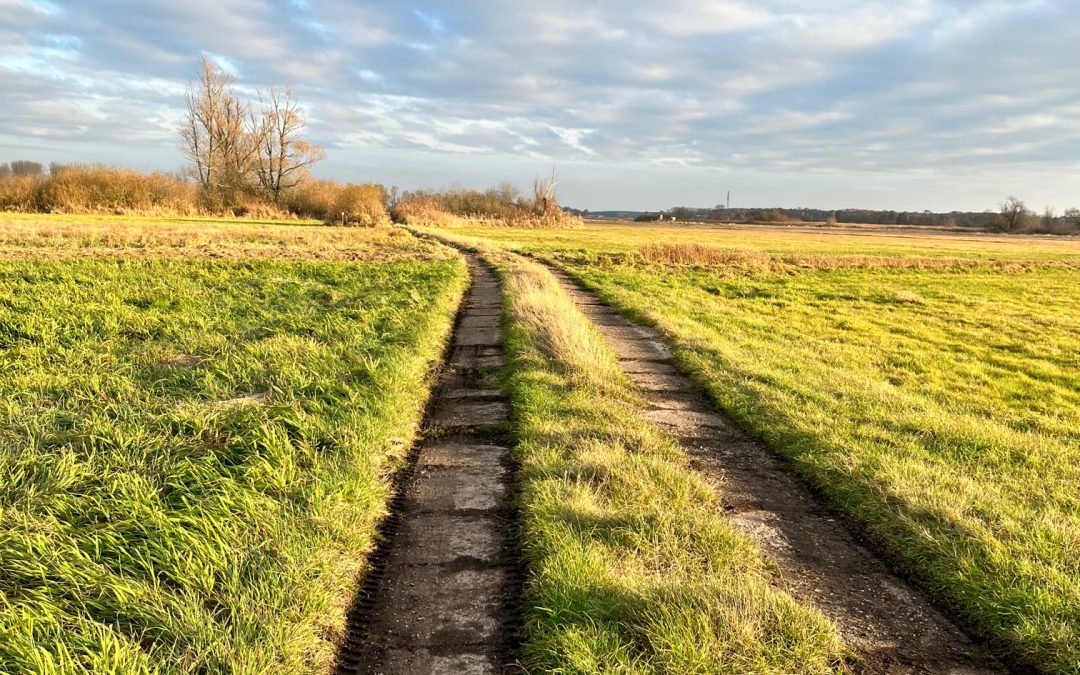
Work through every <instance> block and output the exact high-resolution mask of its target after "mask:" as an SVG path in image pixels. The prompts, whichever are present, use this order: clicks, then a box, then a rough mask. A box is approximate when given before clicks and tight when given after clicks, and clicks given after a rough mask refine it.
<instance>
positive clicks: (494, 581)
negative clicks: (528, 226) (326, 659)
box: [337, 255, 521, 675]
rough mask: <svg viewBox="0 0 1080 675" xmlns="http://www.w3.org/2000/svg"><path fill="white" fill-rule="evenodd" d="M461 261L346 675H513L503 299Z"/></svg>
mask: <svg viewBox="0 0 1080 675" xmlns="http://www.w3.org/2000/svg"><path fill="white" fill-rule="evenodd" d="M466 260H467V262H468V265H469V270H470V273H471V275H472V285H471V287H470V289H469V291H468V295H467V297H466V299H465V301H464V303H463V305H462V308H461V309H460V310H459V313H458V319H457V322H456V324H455V328H454V333H453V336H452V338H451V342H450V346H449V349H448V359H447V363H446V366H445V368H444V372H443V374H442V377H441V378H440V381H439V383H438V385H437V386H436V388H435V391H434V393H433V395H432V399H431V402H430V404H429V406H428V410H427V415H426V417H425V421H424V429H423V434H422V440H421V441H420V442H419V443H418V445H417V447H416V448H415V449H414V451H413V453H412V455H411V457H410V461H409V462H408V465H407V467H406V468H405V469H404V470H403V472H402V473H401V474H400V478H399V484H398V489H397V494H396V497H395V498H394V500H393V503H392V507H391V514H390V516H389V517H388V518H387V520H386V521H385V523H384V526H383V528H382V530H381V543H380V544H379V547H378V549H377V550H376V552H375V553H374V555H373V556H372V559H371V570H370V572H369V573H368V575H367V576H366V578H365V583H364V585H363V587H362V588H361V590H360V592H359V594H358V596H357V598H356V600H355V602H354V605H353V609H352V610H351V611H350V614H349V621H348V629H347V636H346V638H345V640H344V642H343V643H342V644H341V646H340V648H339V651H338V666H337V672H338V673H341V674H343V675H344V674H346V673H348V674H350V675H351V674H370V673H388V674H389V673H477V674H480V673H502V672H508V671H514V672H518V671H519V670H520V669H518V668H517V667H516V666H515V665H514V659H515V656H516V654H515V652H516V644H515V641H516V634H517V627H518V624H519V622H520V621H519V598H520V591H521V570H520V562H519V560H520V558H519V555H518V549H517V541H518V538H517V530H516V527H517V525H516V523H517V518H516V515H517V514H516V512H515V510H514V503H515V499H514V482H513V472H514V467H513V466H512V463H511V458H510V450H509V447H508V442H507V440H508V439H507V434H506V426H505V425H506V423H507V422H508V416H509V409H508V405H507V401H506V397H505V396H504V394H503V391H502V390H501V388H500V387H499V384H498V380H497V372H498V370H499V369H500V368H501V367H502V366H503V365H504V355H503V349H502V340H503V337H502V330H501V326H500V322H499V317H500V313H501V311H500V310H501V293H500V289H499V284H498V281H497V280H496V278H495V275H494V274H493V273H492V272H491V271H490V270H488V269H487V268H486V267H484V266H483V265H481V264H480V263H479V262H478V260H477V259H476V258H475V257H473V256H468V255H467V256H466Z"/></svg>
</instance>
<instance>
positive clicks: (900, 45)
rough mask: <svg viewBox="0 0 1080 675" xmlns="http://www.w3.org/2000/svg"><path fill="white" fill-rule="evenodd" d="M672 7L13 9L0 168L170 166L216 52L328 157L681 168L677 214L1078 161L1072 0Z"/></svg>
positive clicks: (732, 2)
mask: <svg viewBox="0 0 1080 675" xmlns="http://www.w3.org/2000/svg"><path fill="white" fill-rule="evenodd" d="M673 1H674V2H675V4H674V5H672V4H671V3H668V4H667V5H664V6H663V7H661V6H660V5H658V4H657V3H655V2H650V1H648V0H628V1H627V2H619V3H613V2H610V1H609V2H588V3H585V2H575V1H573V0H549V1H548V2H546V3H544V4H543V5H531V4H522V3H505V2H494V1H493V0H469V1H468V2H463V3H446V2H431V1H428V0H419V2H415V3H413V4H411V5H409V6H407V7H403V6H400V5H395V4H393V3H375V2H352V1H346V0H324V1H322V2H319V3H314V2H308V1H307V0H292V2H291V3H287V4H285V5H284V6H283V5H282V4H281V3H274V2H271V1H270V0H186V1H185V2H181V3H175V2H164V0H157V1H137V0H110V1H109V2H108V3H88V2H77V1H76V0H64V1H61V0H55V1H54V2H51V3H50V2H45V1H44V0H34V1H33V2H31V1H30V0H0V25H2V26H4V28H3V29H0V89H2V90H3V91H4V92H5V106H4V107H3V108H2V109H0V152H2V153H5V154H7V155H10V154H12V153H13V152H15V151H16V150H18V151H19V152H24V151H25V148H26V147H28V144H29V145H30V147H41V148H43V149H44V148H46V147H48V149H49V152H50V153H51V156H50V157H44V158H43V159H56V160H58V161H63V160H65V159H67V157H65V156H64V153H65V152H70V153H73V154H75V153H93V152H94V151H95V150H94V148H95V147H96V148H97V149H98V151H99V152H101V153H102V156H112V155H111V154H110V153H114V152H115V151H114V148H115V145H116V143H117V142H118V139H123V140H124V142H128V143H135V144H141V145H140V150H139V153H138V156H140V157H143V156H146V157H155V158H156V159H155V161H156V162H158V163H159V164H160V165H161V166H163V167H164V168H175V166H176V165H177V164H179V162H180V161H181V159H180V157H179V155H178V153H177V150H176V144H175V139H174V138H172V136H171V134H172V133H173V127H174V125H175V119H176V118H178V117H179V115H180V112H181V111H180V108H181V107H182V105H183V101H182V93H183V88H184V84H185V83H186V82H187V81H188V80H190V79H192V78H193V77H194V76H195V75H196V69H197V66H198V59H199V55H200V54H202V53H208V54H212V55H214V58H215V60H216V61H217V62H218V63H220V64H221V65H223V66H224V67H227V68H229V69H230V70H233V71H235V72H237V73H238V75H239V77H240V78H241V84H242V87H243V90H244V91H251V90H253V88H254V87H255V86H258V85H262V84H267V83H276V82H287V83H291V84H293V85H294V86H295V88H296V91H297V94H298V96H299V97H300V98H301V101H302V102H303V103H304V104H305V107H306V108H307V109H308V110H309V111H310V113H311V117H312V119H311V131H312V133H313V134H314V135H315V136H316V137H317V140H318V141H319V142H322V143H324V144H326V145H327V146H328V147H330V148H331V149H332V153H331V155H332V156H333V154H334V153H333V148H348V153H347V154H348V156H356V157H365V156H369V155H370V156H379V157H382V158H383V159H384V161H388V162H390V163H391V164H393V163H394V162H393V161H392V158H393V157H394V154H393V153H401V156H402V157H409V158H412V157H415V156H416V155H415V153H428V155H429V156H431V157H435V156H439V157H442V158H444V159H443V160H441V161H440V163H438V164H437V166H439V167H445V166H450V165H454V166H456V167H457V168H456V169H453V170H451V173H453V174H455V176H457V175H469V172H473V171H476V172H477V175H481V174H482V175H487V172H485V171H484V170H482V169H481V168H480V167H479V166H478V162H477V161H476V157H477V155H483V158H484V159H483V162H484V163H485V165H490V166H499V167H509V166H515V167H519V166H521V162H523V161H525V162H528V161H531V162H533V163H540V162H541V161H542V162H543V163H544V164H548V163H551V162H560V163H571V164H572V163H575V162H580V163H583V164H582V166H587V167H594V168H590V169H588V171H592V172H593V173H590V174H588V175H591V176H593V177H596V176H597V175H599V174H598V173H597V172H598V171H599V169H598V168H595V167H607V169H606V170H609V171H611V172H613V173H614V174H626V175H629V172H631V171H632V170H636V169H634V167H637V168H638V169H640V170H642V171H652V172H654V173H653V174H651V175H652V176H653V177H654V178H655V179H656V180H654V182H655V183H656V184H657V185H662V184H664V181H662V180H660V179H659V176H660V175H661V174H660V173H657V172H661V171H668V172H675V171H676V170H677V171H678V172H680V173H679V175H681V176H684V179H683V180H681V181H678V182H677V183H676V184H674V189H677V190H680V191H681V192H679V194H680V195H683V196H679V197H675V196H671V200H672V201H685V202H695V201H699V196H696V195H698V194H699V193H697V192H693V190H698V189H699V188H696V187H694V186H695V185H712V183H711V182H710V181H713V180H714V179H715V176H714V175H713V174H714V173H715V172H717V171H724V170H725V167H738V168H739V171H740V172H741V173H742V175H746V176H759V177H760V180H761V181H762V184H773V185H777V186H782V187H781V188H777V189H794V188H792V178H791V177H792V176H798V177H799V180H804V179H803V178H802V176H803V175H804V174H814V175H838V172H839V171H841V168H842V167H849V168H851V169H852V170H861V171H863V172H864V173H861V174H859V175H861V176H863V178H864V180H866V181H867V182H868V183H874V184H875V185H878V186H879V187H878V188H875V189H876V190H877V192H875V193H874V194H875V195H878V196H880V194H881V189H884V188H881V187H880V186H882V185H888V184H896V185H897V186H900V185H902V184H904V181H903V180H901V179H898V178H897V176H902V175H906V176H910V177H911V179H910V180H916V179H917V180H925V175H927V174H933V173H934V172H938V173H939V174H940V175H949V176H953V177H963V176H965V175H967V176H972V177H974V176H979V177H980V178H979V180H980V181H982V183H983V184H986V185H990V184H993V185H995V186H996V185H998V184H999V183H1001V182H1003V181H1005V180H1006V178H1005V177H1015V176H1016V175H1022V176H1029V175H1030V176H1035V175H1042V174H1040V173H1039V172H1037V171H1033V167H1034V168H1040V167H1041V168H1042V169H1045V170H1046V171H1058V172H1060V173H1064V172H1067V171H1070V170H1072V168H1073V167H1075V165H1076V162H1077V160H1076V158H1077V157H1080V128H1078V127H1080V123H1078V121H1077V120H1078V119H1080V114H1078V111H1077V109H1076V105H1077V99H1076V89H1075V78H1076V66H1075V64H1076V63H1078V62H1080V44H1078V43H1077V41H1076V40H1075V29H1074V28H1072V27H1075V25H1077V23H1078V22H1080V5H1078V4H1077V3H1074V2H1071V1H1070V0H1018V1H1016V2H1013V1H1009V2H1006V1H1005V0H987V1H986V2H978V3H975V2H970V1H969V0H892V1H885V0H816V1H810V0H760V1H757V2H749V1H741V0H719V1H717V2H709V3H702V2H693V1H692V0H673ZM1002 44H1007V45H1008V49H1002V48H1001V45H1002ZM45 138H47V139H49V143H48V144H46V143H44V142H41V141H40V139H45ZM28 139H29V140H28ZM34 139H37V140H34ZM31 140H33V141H34V142H33V143H31V142H30V141H31ZM34 143H37V144H38V145H37V146H34ZM95 144H96V145H95ZM65 148H67V149H66V150H65ZM43 151H44V150H43ZM387 158H390V159H387ZM455 158H458V159H455ZM455 162H456V164H455ZM328 165H331V163H329V162H328ZM427 165H431V166H436V164H435V163H433V162H428V164H427ZM335 166H337V165H336V164H335ZM541 168H543V167H541ZM583 170H584V169H583ZM430 171H432V172H434V171H435V169H430ZM684 171H685V172H690V173H685V174H683V173H681V172H684ZM693 171H699V172H707V173H708V175H709V176H711V177H710V178H708V179H706V178H704V176H705V175H706V173H702V174H700V175H701V176H702V178H701V179H700V180H697V179H695V180H691V179H689V178H686V177H687V176H691V175H696V174H692V172H693ZM994 172H997V174H994ZM410 175H411V174H410ZM885 175H888V176H889V181H884V180H881V181H878V180H877V179H872V178H871V177H872V176H885ZM986 175H998V176H999V177H1001V178H1000V180H997V179H995V180H990V179H986V178H984V177H985V176H986ZM769 176H772V177H773V178H769ZM341 177H343V178H348V176H344V175H343V176H341ZM387 180H391V179H389V178H388V179H387ZM822 180H824V179H822ZM1031 180H1032V183H1031V186H1032V187H1031V190H1032V191H1038V190H1044V191H1045V190H1048V189H1050V188H1049V187H1047V186H1051V185H1059V184H1060V181H1046V180H1042V181H1041V183H1036V182H1034V179H1031ZM890 181H891V182H890ZM429 182H431V183H433V184H438V183H441V182H444V180H443V179H441V178H439V177H438V176H436V175H435V174H434V173H431V174H430V181H429ZM647 183H648V181H645V184H647ZM819 187H820V186H819ZM665 189H672V186H668V187H667V188H665ZM710 189H711V188H710ZM833 189H834V190H835V191H837V192H838V193H839V192H841V191H843V190H851V189H853V188H852V181H851V180H850V179H846V180H844V181H839V180H837V182H836V183H835V185H834V186H833ZM896 189H897V191H898V193H897V194H898V197H897V198H898V199H900V198H907V197H906V196H905V195H903V194H902V193H901V192H900V191H901V190H902V188H900V187H897V188H896ZM1054 189H1057V188H1054ZM1016 191H1017V192H1020V191H1022V186H1018V187H1016ZM642 194H645V193H644V192H640V191H635V193H634V197H635V198H638V197H640V195H642ZM1040 194H1041V193H1040ZM946 198H948V199H954V198H957V196H956V194H955V191H952V190H950V191H949V192H947V193H946V192H943V195H942V199H946ZM700 200H704V201H702V203H709V202H710V201H714V200H713V198H712V197H708V198H706V194H705V193H700ZM775 201H776V202H777V203H779V202H781V201H782V200H780V199H777V200H775ZM1038 201H1057V202H1062V203H1064V197H1060V198H1058V199H1048V198H1047V197H1046V196H1042V197H1040V198H1039V200H1038ZM667 205H669V204H667ZM959 206H964V205H963V204H961V205H959Z"/></svg>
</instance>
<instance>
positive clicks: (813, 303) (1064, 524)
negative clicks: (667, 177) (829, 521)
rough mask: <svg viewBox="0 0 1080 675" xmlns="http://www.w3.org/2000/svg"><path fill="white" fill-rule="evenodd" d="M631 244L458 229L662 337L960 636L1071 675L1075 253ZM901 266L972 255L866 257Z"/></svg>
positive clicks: (1077, 540) (1077, 410)
mask: <svg viewBox="0 0 1080 675" xmlns="http://www.w3.org/2000/svg"><path fill="white" fill-rule="evenodd" d="M643 231H644V230H643V229H641V228H627V229H624V228H596V229H587V230H579V231H560V232H556V233H546V232H539V231H535V230H531V231H525V230H494V229H483V228H479V229H475V230H469V231H465V234H468V235H473V236H485V237H488V238H490V239H492V240H497V241H500V242H501V243H502V245H504V246H510V247H514V248H519V249H522V250H528V251H531V252H534V253H538V254H539V255H541V256H543V257H546V258H547V259H549V260H551V261H554V262H556V263H557V264H560V265H563V266H565V267H566V268H567V269H568V271H570V272H571V273H572V274H573V275H575V276H576V277H578V278H579V279H580V280H582V281H583V282H585V283H586V284H587V285H588V286H590V287H592V288H594V289H596V290H597V291H598V292H600V293H601V295H602V296H604V297H605V298H606V299H607V300H609V301H610V302H612V303H613V304H615V305H616V306H618V307H619V308H621V309H622V310H624V311H625V312H627V313H629V314H631V315H633V316H635V317H637V318H638V319H639V320H641V321H645V322H648V323H651V324H655V325H656V326H658V327H660V328H661V329H662V330H663V331H664V332H665V333H666V334H667V335H668V336H669V337H670V340H671V342H672V343H673V344H674V345H675V346H676V347H677V353H676V357H677V360H678V362H679V365H680V367H681V368H682V369H684V370H686V371H687V372H689V373H691V374H692V375H694V376H695V378H696V379H697V380H698V381H699V382H701V383H702V384H703V385H704V386H705V387H706V388H707V389H708V391H709V392H710V393H711V395H712V397H713V399H714V400H715V401H716V403H717V405H718V407H720V408H722V409H723V410H725V411H726V412H727V413H729V414H730V415H731V416H732V417H733V418H735V419H736V420H737V421H738V422H739V423H740V424H741V425H742V426H743V427H744V428H746V429H748V430H749V431H751V432H753V433H754V434H756V435H758V436H760V437H761V438H763V439H764V440H766V441H767V442H768V443H769V444H770V445H771V446H772V447H774V448H775V449H776V450H777V451H779V452H781V453H783V454H784V455H786V456H788V457H790V458H791V459H792V460H793V463H794V465H795V467H796V468H797V470H798V471H799V472H800V473H802V474H803V475H804V476H806V477H808V478H809V479H810V480H812V481H813V482H814V483H815V484H817V485H818V486H819V487H820V488H821V489H822V490H824V491H825V493H826V494H827V495H828V496H829V497H831V499H832V500H833V501H834V502H835V503H836V504H838V505H840V506H841V507H842V508H843V509H844V510H846V511H847V512H848V513H850V514H851V515H852V516H853V517H854V518H855V519H856V520H858V521H859V522H861V523H862V524H863V525H864V526H865V527H866V528H867V529H868V530H869V531H871V532H872V533H873V534H874V536H875V538H876V539H877V540H878V541H879V542H881V543H882V544H883V545H885V546H886V547H887V548H888V549H889V550H890V551H891V552H892V553H893V554H894V555H895V557H896V559H897V560H899V561H900V562H901V564H903V565H904V566H905V567H907V568H908V569H910V570H911V571H912V572H914V573H915V574H916V575H918V576H919V577H920V578H922V579H923V580H925V581H926V582H927V583H928V584H929V585H930V586H931V587H932V588H933V590H934V592H935V594H936V595H937V596H938V597H939V598H941V599H942V600H943V601H944V602H945V603H947V604H949V605H951V606H952V607H954V608H955V610H956V612H957V613H958V614H959V615H960V616H962V617H963V618H964V619H965V621H966V622H967V624H968V625H969V626H972V627H974V628H975V629H976V630H977V631H978V632H979V633H980V634H982V635H983V636H984V637H987V638H989V639H990V640H991V641H992V642H994V643H995V644H996V645H997V646H998V647H999V648H1000V649H1001V650H1002V652H1003V653H1005V654H1007V655H1010V656H1011V657H1012V658H1014V659H1017V660H1019V661H1021V662H1025V663H1030V664H1034V665H1036V666H1038V667H1039V668H1041V669H1044V670H1046V671H1048V672H1077V671H1080V488H1078V486H1080V469H1078V467H1080V311H1078V310H1077V307H1078V306H1080V272H1078V270H1077V267H1076V263H1075V261H1076V260H1077V256H1076V252H1077V248H1076V247H1077V242H1075V241H1060V242H1059V241H1047V240H1043V239H1039V240H1031V239H1023V238H1019V239H1013V240H1009V239H1008V238H1001V237H998V238H992V239H987V240H982V239H979V240H976V241H975V242H971V241H967V240H955V241H953V240H950V239H949V238H948V237H941V238H939V237H931V236H930V235H920V236H918V237H916V238H910V239H903V240H899V241H898V240H897V239H896V238H895V237H892V236H891V235H880V238H867V237H866V236H865V235H862V234H850V233H842V232H841V233H837V232H828V231H827V232H823V233H820V234H813V235H807V234H799V235H798V236H797V237H795V238H793V239H792V240H786V239H784V235H783V234H781V233H776V232H769V231H761V230H748V231H744V232H741V233H740V232H735V231H726V230H725V231H722V232H721V233H720V234H714V232H713V231H710V230H707V229H695V228H687V229H685V230H683V229H673V230H671V231H670V233H665V234H664V241H668V242H675V243H678V242H690V241H693V242H694V243H699V244H706V245H713V244H715V245H716V246H718V247H722V248H728V247H731V246H732V245H734V244H736V243H741V245H742V246H743V247H744V248H745V249H746V251H744V253H743V254H740V255H727V256H720V257H721V258H726V259H728V262H721V263H716V264H709V265H692V264H691V265H687V264H661V263H651V262H647V261H646V260H645V259H644V256H641V255H635V254H634V253H633V251H634V250H635V249H634V247H635V245H636V246H638V247H641V246H643V245H645V244H646V243H649V238H650V237H651V236H652V235H649V237H646V236H643V234H642V232H643ZM808 237H809V238H810V241H809V243H808V241H807V238H808ZM928 240H932V241H928ZM834 249H835V250H834ZM792 254H798V255H799V256H800V257H799V258H798V259H796V260H794V261H790V260H789V259H790V257H791V255H792ZM904 254H910V255H914V256H920V257H922V256H931V257H940V256H946V257H965V258H967V259H970V260H976V259H977V260H982V261H983V262H981V263H977V264H972V265H969V264H966V263H965V264H960V263H957V264H954V263H951V262H948V261H942V263H941V264H940V265H928V266H924V267H920V268H915V269H903V268H897V267H894V266H893V265H895V264H898V263H896V261H892V260H887V259H886V260H877V261H875V260H866V259H864V258H863V256H881V255H888V256H893V257H896V256H901V255H904ZM961 254H962V255H961ZM849 256H859V258H851V257H849ZM997 260H1011V261H1018V260H1022V261H1028V262H1024V263H1023V264H1013V263H1010V264H1007V265H1002V264H999V263H997V262H995V261H997ZM763 261H764V262H763Z"/></svg>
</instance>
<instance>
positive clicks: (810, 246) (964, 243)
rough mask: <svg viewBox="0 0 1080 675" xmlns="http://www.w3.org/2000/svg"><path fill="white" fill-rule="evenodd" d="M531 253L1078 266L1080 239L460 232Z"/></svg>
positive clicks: (598, 230)
mask: <svg viewBox="0 0 1080 675" xmlns="http://www.w3.org/2000/svg"><path fill="white" fill-rule="evenodd" d="M455 232H460V233H461V234H465V235H468V236H475V237H484V238H487V239H490V240H494V241H499V242H503V243H506V244H511V245H513V246H514V247H515V248H517V249H518V250H526V251H534V252H541V251H563V252H568V251H587V252H600V251H602V252H605V253H625V252H628V251H634V250H636V249H638V248H640V247H641V246H644V245H646V244H654V243H670V244H708V245H709V246H715V247H721V248H738V249H749V250H754V251H762V252H765V253H773V254H788V253H798V254H803V255H823V256H832V255H875V256H927V257H935V258H940V257H947V258H975V259H986V258H999V259H1008V260H1018V259H1019V260H1026V259H1042V260H1048V259H1076V258H1078V257H1080V238H1076V237H1049V236H1025V235H994V234H978V233H973V234H963V235H960V234H955V235H954V234H944V233H941V232H920V231H916V230H905V231H902V232H898V231H895V230H892V231H873V230H865V229H859V228H840V227H838V228H830V229H826V228H808V227H787V226H773V225H762V226H726V225H715V226H710V225H680V226H664V227H661V226H658V225H657V224H656V223H643V224H629V223H623V224H620V225H594V224H592V223H588V224H587V226H586V227H582V228H577V229H567V230H542V229H518V228H496V227H490V228H485V227H476V228H460V229H455Z"/></svg>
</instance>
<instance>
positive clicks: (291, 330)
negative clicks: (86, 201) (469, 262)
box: [0, 250, 465, 673]
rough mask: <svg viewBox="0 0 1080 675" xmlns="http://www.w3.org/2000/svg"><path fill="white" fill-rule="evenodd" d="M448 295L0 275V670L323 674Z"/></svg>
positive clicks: (200, 269)
mask: <svg viewBox="0 0 1080 675" xmlns="http://www.w3.org/2000/svg"><path fill="white" fill-rule="evenodd" d="M115 253H116V251H115V250H114V256H115ZM414 254H415V251H414ZM464 284H465V272H464V268H463V266H462V265H461V264H460V262H459V261H457V260H454V259H444V260H441V261H439V260H434V261H422V260H421V261H401V260H399V261H396V262H394V261H388V262H383V263H374V264H373V263H349V262H305V261H295V260H294V261H288V260H285V261H282V260H277V261H275V260H261V261H260V260H250V259H248V260H242V261H217V262H214V261H206V260H177V259H150V260H141V259H133V258H130V257H128V258H116V257H113V258H110V259H103V260H57V261H43V260H41V259H35V260H16V261H6V262H0V672H11V673H16V672H18V673H22V672H37V673H150V672H160V673H191V672H203V673H263V672H282V673H324V672H328V670H329V668H330V666H331V664H332V660H333V657H334V651H335V649H334V648H335V643H336V641H337V640H338V639H340V637H341V635H342V628H343V623H344V619H345V609H346V605H347V603H348V602H349V601H350V599H351V597H352V594H353V592H354V590H355V588H356V580H357V576H358V575H359V574H360V573H361V572H362V571H363V568H364V555H365V553H366V552H367V551H369V549H370V548H371V544H372V535H373V532H374V528H375V525H376V523H377V522H378V520H379V519H380V517H381V516H382V515H383V514H384V513H385V512H386V508H387V506H386V501H387V498H388V496H389V488H388V484H387V482H388V476H389V473H390V472H391V471H392V470H393V468H394V466H395V465H396V463H397V462H398V461H399V460H400V459H401V457H402V455H403V453H404V451H405V448H406V447H407V446H408V444H409V442H410V439H411V438H412V436H413V434H414V433H415V431H416V428H417V425H418V422H419V419H420V416H421V413H422V406H423V402H424V399H425V396H426V381H425V377H426V374H427V372H428V368H429V366H430V364H431V362H432V360H433V359H435V358H437V356H438V354H439V352H440V346H441V344H442V341H443V340H444V338H445V336H446V335H447V333H448V330H449V324H450V320H451V316H452V313H453V310H454V307H455V306H456V303H457V301H458V299H459V298H460V296H461V293H462V292H463V288H464Z"/></svg>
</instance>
